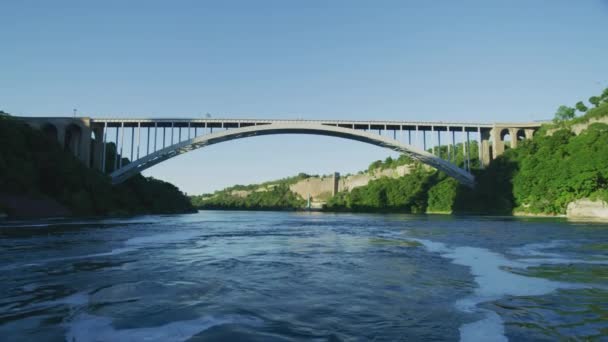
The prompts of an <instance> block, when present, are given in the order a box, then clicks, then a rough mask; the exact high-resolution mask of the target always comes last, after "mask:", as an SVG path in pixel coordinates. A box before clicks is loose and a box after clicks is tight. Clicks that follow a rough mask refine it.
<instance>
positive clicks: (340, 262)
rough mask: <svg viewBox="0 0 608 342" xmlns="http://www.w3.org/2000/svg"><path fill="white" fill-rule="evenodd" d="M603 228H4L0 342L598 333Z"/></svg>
mask: <svg viewBox="0 0 608 342" xmlns="http://www.w3.org/2000/svg"><path fill="white" fill-rule="evenodd" d="M607 241H608V226H606V225H601V224H571V223H568V222H565V221H561V220H538V219H530V220H516V219H511V218H476V217H466V218H452V217H441V216H407V215H352V214H322V213H311V214H309V213H270V212H264V213H256V212H212V211H208V212H200V213H199V214H195V215H174V216H144V217H136V218H130V219H106V220H88V221H87V220H79V221H75V220H73V221H70V220H57V221H49V222H40V221H37V222H32V223H29V222H20V223H13V224H11V223H6V224H4V226H0V271H1V272H2V274H3V282H2V283H1V284H0V291H1V293H2V296H1V297H0V336H2V340H3V341H24V340H32V341H40V340H45V341H53V340H56V341H65V340H69V341H140V340H147V341H186V340H205V341H208V340H217V341H226V340H231V339H241V340H254V341H256V340H259V341H289V340H331V341H341V340H349V341H350V340H423V339H426V340H465V341H479V340H484V341H504V340H517V341H520V340H554V339H563V338H579V339H601V338H603V337H604V336H607V335H608V320H607V319H606V317H608V273H607V266H606V264H608V253H607V252H608V243H607Z"/></svg>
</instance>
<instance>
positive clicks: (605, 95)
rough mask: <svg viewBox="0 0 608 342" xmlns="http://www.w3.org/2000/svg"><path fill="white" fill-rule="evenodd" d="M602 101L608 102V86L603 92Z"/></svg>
mask: <svg viewBox="0 0 608 342" xmlns="http://www.w3.org/2000/svg"><path fill="white" fill-rule="evenodd" d="M601 98H602V101H604V102H608V88H606V89H604V91H603V92H602V96H601Z"/></svg>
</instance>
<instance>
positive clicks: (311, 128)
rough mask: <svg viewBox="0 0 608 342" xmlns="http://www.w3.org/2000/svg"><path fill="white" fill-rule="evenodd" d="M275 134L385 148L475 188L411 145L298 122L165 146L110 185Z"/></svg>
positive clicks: (470, 181)
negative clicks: (183, 157)
mask: <svg viewBox="0 0 608 342" xmlns="http://www.w3.org/2000/svg"><path fill="white" fill-rule="evenodd" d="M274 134H312V135H324V136H331V137H337V138H344V139H350V140H355V141H359V142H364V143H368V144H372V145H376V146H380V147H384V148H388V149H391V150H393V151H397V152H400V153H403V154H406V155H408V156H409V157H411V158H412V159H414V160H418V161H420V162H422V163H424V164H427V165H430V166H432V167H434V168H436V169H438V170H440V171H443V172H445V173H446V174H448V175H449V176H451V177H453V178H455V179H456V180H457V181H459V182H460V183H462V184H464V185H466V186H469V187H473V186H474V185H475V178H474V177H473V175H472V174H470V173H469V172H467V171H465V170H463V169H460V168H459V167H457V166H456V165H454V164H452V163H450V162H448V161H446V160H443V159H441V158H439V157H437V156H435V155H433V154H431V153H429V152H426V151H424V150H422V149H418V148H416V147H413V146H410V145H406V144H403V143H401V142H399V141H398V140H395V139H391V138H388V137H385V136H381V135H377V134H373V133H369V132H365V131H359V130H355V129H351V128H344V127H338V126H332V125H324V124H319V123H298V122H295V123H294V122H290V123H269V124H261V125H255V126H247V127H241V128H233V129H229V130H225V131H219V132H215V133H210V134H206V135H202V136H198V137H195V138H192V139H189V140H185V141H182V142H179V143H177V144H174V145H171V146H168V147H166V148H163V149H161V150H158V151H156V152H154V153H151V154H149V155H147V156H145V157H143V158H140V159H137V160H134V161H132V162H131V163H129V164H128V165H126V166H124V167H122V168H120V169H118V170H115V171H114V172H112V173H111V174H110V176H111V178H112V183H114V184H118V183H121V182H123V181H125V180H126V179H128V178H130V177H132V176H134V175H135V174H137V173H140V172H142V171H144V170H146V169H148V168H150V167H152V166H154V165H156V164H159V163H161V162H163V161H165V160H168V159H171V158H173V157H176V156H178V155H180V154H183V153H187V152H190V151H192V150H196V149H199V148H203V147H205V146H209V145H213V144H218V143H222V142H225V141H230V140H236V139H242V138H247V137H253V136H262V135H274Z"/></svg>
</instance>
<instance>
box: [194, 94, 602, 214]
mask: <svg viewBox="0 0 608 342" xmlns="http://www.w3.org/2000/svg"><path fill="white" fill-rule="evenodd" d="M589 102H591V104H592V105H593V107H591V108H588V107H587V106H586V105H584V104H583V103H582V102H579V103H577V104H576V106H575V107H576V108H570V107H566V106H561V107H560V108H559V109H558V111H557V113H556V118H555V120H554V122H553V123H552V124H547V125H544V126H543V127H542V128H541V129H540V130H539V131H538V132H537V133H536V134H535V136H534V139H532V140H525V141H522V142H520V144H519V146H518V148H517V149H507V150H506V151H505V153H504V154H503V155H501V156H500V157H498V158H497V159H495V160H494V161H493V162H492V163H491V165H490V166H489V167H487V168H486V169H473V170H472V172H473V173H474V175H475V177H476V180H477V186H476V188H475V189H469V188H467V187H464V186H461V185H460V184H458V183H457V182H456V181H455V180H454V179H452V178H449V177H447V176H446V175H445V174H443V173H441V172H438V171H436V170H434V169H430V168H428V167H425V166H424V165H421V164H419V163H415V162H413V161H411V160H410V159H409V158H407V157H405V156H402V157H400V158H398V159H391V158H388V159H387V160H386V161H375V162H373V163H372V164H371V165H370V167H369V168H368V170H366V171H365V172H360V173H359V174H358V175H351V176H347V177H343V178H341V179H340V180H339V182H343V183H338V184H337V188H338V190H339V192H338V193H337V194H335V195H333V196H332V194H331V193H330V192H331V189H332V186H333V185H332V184H333V183H332V180H331V177H329V178H328V177H313V176H307V175H302V174H301V175H299V176H298V177H293V178H288V179H286V180H283V181H277V182H269V183H266V184H265V185H264V184H263V185H251V186H248V187H243V186H239V187H231V188H227V189H224V190H222V191H218V192H216V193H215V194H212V195H204V196H195V197H193V198H192V200H193V204H194V205H195V206H197V207H200V208H231V209H243V208H245V209H258V208H264V209H272V208H280V209H299V208H302V207H303V206H304V203H305V201H304V199H305V198H307V197H308V196H307V194H308V195H311V196H312V197H313V200H314V197H315V196H318V195H321V194H322V196H320V197H322V200H323V208H324V209H325V210H329V211H374V212H375V211H390V212H404V213H434V212H440V213H471V214H491V215H511V214H514V213H518V214H548V215H556V214H565V213H566V210H567V207H568V205H569V204H570V203H573V202H575V201H577V200H583V199H589V200H591V201H599V202H598V203H600V204H599V206H600V207H602V205H601V203H602V202H601V201H605V202H608V125H607V124H606V123H607V122H608V90H605V91H604V92H603V93H602V96H594V97H591V98H590V101H589ZM577 110H578V111H579V112H581V113H582V114H583V115H581V116H579V117H577V116H576V111H577ZM477 148H478V146H477V144H476V143H473V144H472V145H471V156H473V158H474V159H473V160H472V161H471V164H472V165H474V166H476V165H478V160H477V159H476V156H477V155H478V154H477ZM456 150H457V158H456V164H458V165H461V166H462V165H463V159H464V158H463V156H464V155H463V153H462V152H463V150H462V146H461V145H458V146H457V149H456ZM439 153H440V155H442V156H443V157H444V158H445V156H447V147H446V146H442V148H441V150H440V151H439ZM404 166H405V167H407V172H402V173H396V172H394V170H396V169H397V168H399V167H404ZM387 170H388V171H389V172H388V173H387V172H386V171H387ZM391 170H393V171H391ZM374 174H376V176H374ZM361 175H363V177H364V181H362V182H355V181H352V179H355V178H354V177H357V176H361ZM349 177H353V178H351V182H350V183H348V182H349V181H348V179H349ZM348 184H356V186H349V185H348ZM271 188H272V191H267V190H268V189H271ZM596 205H597V204H596ZM604 207H605V204H604Z"/></svg>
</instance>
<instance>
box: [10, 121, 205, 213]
mask: <svg viewBox="0 0 608 342" xmlns="http://www.w3.org/2000/svg"><path fill="white" fill-rule="evenodd" d="M0 114H1V115H0V136H1V137H2V138H3V140H2V142H3V143H2V144H0V191H1V193H0V213H4V214H5V215H6V216H7V217H8V218H11V219H12V218H37V217H77V216H78V217H80V216H96V217H97V216H105V215H138V214H169V213H187V212H193V211H194V207H193V206H192V205H191V203H190V200H189V199H188V197H187V196H186V195H185V194H184V193H182V192H181V191H180V190H179V189H178V188H177V187H175V186H174V185H172V184H170V183H167V182H164V181H161V180H157V179H154V178H151V177H148V178H146V177H143V176H141V175H136V176H134V177H132V178H130V179H128V180H127V181H126V182H124V183H122V184H119V185H112V184H111V182H110V179H109V178H108V177H107V176H106V175H105V174H102V173H101V172H100V171H98V170H95V169H92V168H88V167H86V166H85V165H84V164H82V163H81V161H79V160H78V159H77V158H75V157H74V156H73V155H72V153H70V152H69V151H67V150H66V149H64V148H63V146H60V145H59V143H58V142H57V140H56V138H54V137H49V136H47V135H45V134H44V133H43V132H42V131H39V130H35V129H33V128H31V127H29V126H28V125H26V124H25V123H23V122H21V121H19V120H16V119H13V118H12V117H10V116H8V115H7V114H5V113H3V114H2V113H0ZM107 149H108V155H109V156H110V157H112V158H109V159H113V157H114V156H115V149H114V146H113V145H111V144H108V145H107ZM118 157H121V156H120V155H118ZM123 161H124V162H128V160H127V159H126V158H123Z"/></svg>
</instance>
